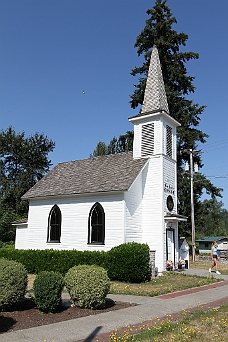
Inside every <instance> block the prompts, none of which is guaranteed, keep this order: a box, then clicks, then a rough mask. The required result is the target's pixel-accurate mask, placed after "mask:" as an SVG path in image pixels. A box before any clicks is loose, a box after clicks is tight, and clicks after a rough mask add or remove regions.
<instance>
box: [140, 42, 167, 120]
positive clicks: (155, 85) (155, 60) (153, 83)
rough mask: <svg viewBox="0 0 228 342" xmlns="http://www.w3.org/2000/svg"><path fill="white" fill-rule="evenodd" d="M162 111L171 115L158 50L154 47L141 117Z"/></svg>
mask: <svg viewBox="0 0 228 342" xmlns="http://www.w3.org/2000/svg"><path fill="white" fill-rule="evenodd" d="M160 110H164V111H166V113H168V114H169V107H168V102H167V97H166V92H165V85H164V81H163V76H162V70H161V64H160V60H159V55H158V49H157V47H156V46H155V45H154V46H153V49H152V53H151V58H150V66H149V71H148V76H147V81H146V89H145V93H144V100H143V105H142V111H141V115H145V114H147V113H148V112H149V113H150V112H154V111H160Z"/></svg>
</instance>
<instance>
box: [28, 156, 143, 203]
mask: <svg viewBox="0 0 228 342" xmlns="http://www.w3.org/2000/svg"><path fill="white" fill-rule="evenodd" d="M147 160H148V159H133V155H132V152H128V153H121V154H114V155H107V156H101V157H97V158H89V159H83V160H76V161H71V162H65V163H59V164H57V165H56V166H55V167H54V168H53V169H52V170H51V171H50V172H49V173H48V174H47V175H46V176H45V177H43V178H42V179H41V180H40V181H39V182H37V183H36V184H35V185H34V186H33V187H32V188H31V189H30V190H28V191H27V192H26V193H25V194H24V195H23V196H22V199H29V198H36V197H46V196H58V195H72V194H84V193H96V192H108V191H125V190H127V189H129V187H130V185H131V184H132V182H133V181H134V179H135V178H136V176H137V175H138V173H139V172H140V170H141V169H142V168H143V166H144V165H145V164H146V163H147Z"/></svg>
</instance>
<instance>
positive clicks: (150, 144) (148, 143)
mask: <svg viewBox="0 0 228 342" xmlns="http://www.w3.org/2000/svg"><path fill="white" fill-rule="evenodd" d="M152 154H154V123H151V124H147V125H143V126H142V146H141V155H142V157H146V156H148V155H152Z"/></svg>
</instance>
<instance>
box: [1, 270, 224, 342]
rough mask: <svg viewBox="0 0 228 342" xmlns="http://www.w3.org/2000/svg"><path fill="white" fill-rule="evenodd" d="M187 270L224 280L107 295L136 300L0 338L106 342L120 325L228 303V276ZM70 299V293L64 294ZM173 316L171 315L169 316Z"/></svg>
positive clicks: (15, 341) (14, 341) (26, 341)
mask: <svg viewBox="0 0 228 342" xmlns="http://www.w3.org/2000/svg"><path fill="white" fill-rule="evenodd" d="M183 272H184V273H186V274H191V275H199V276H210V277H215V278H222V279H223V280H224V281H222V282H219V283H214V284H210V285H205V286H202V287H198V288H194V289H189V290H184V291H178V292H175V293H171V294H167V295H162V296H158V297H142V296H132V295H112V294H110V295H108V298H110V299H112V300H114V301H122V302H130V303H135V304H137V305H136V306H133V307H132V306H131V307H128V308H125V309H121V310H114V311H109V312H106V313H100V314H97V315H91V316H87V317H81V318H77V319H72V320H68V321H64V322H60V323H54V324H49V325H43V326H40V327H34V328H29V329H25V330H18V331H14V332H6V333H3V334H0V341H1V342H44V341H45V340H46V342H53V341H54V342H76V341H81V342H82V341H84V342H95V341H99V342H103V341H105V340H106V339H107V338H108V337H109V335H110V333H111V332H113V331H115V330H116V329H118V332H119V334H120V333H121V332H123V330H124V327H129V326H132V327H133V329H135V330H137V329H138V328H139V327H140V325H142V324H144V325H147V324H151V322H152V321H153V320H156V319H158V318H159V319H160V320H161V319H163V318H166V317H167V316H168V315H172V316H173V317H174V318H175V317H179V316H178V315H181V313H183V310H192V311H195V310H198V309H199V308H203V309H208V308H214V307H219V306H220V305H222V304H224V303H228V276H224V275H217V274H216V273H214V272H212V273H211V274H209V272H208V270H200V269H193V268H190V269H188V270H185V271H183ZM63 296H64V299H68V298H69V295H68V294H67V293H64V294H63ZM169 317H171V316H169Z"/></svg>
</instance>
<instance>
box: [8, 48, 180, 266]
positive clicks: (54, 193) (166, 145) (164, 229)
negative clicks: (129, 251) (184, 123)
mask: <svg viewBox="0 0 228 342" xmlns="http://www.w3.org/2000/svg"><path fill="white" fill-rule="evenodd" d="M129 121H130V122H132V124H133V125H134V143H133V152H128V153H122V154H116V155H107V156H101V157H97V158H89V159H84V160H76V161H70V162H64V163H59V164H58V165H56V166H55V167H54V168H53V169H52V170H51V171H50V172H49V173H48V174H47V175H46V176H45V177H43V178H42V179H41V180H40V181H39V182H37V183H36V184H35V185H34V186H33V187H32V188H31V189H30V190H29V191H27V192H26V193H25V194H24V195H23V197H22V198H23V199H25V200H29V212H28V219H27V220H26V221H21V222H20V223H17V224H16V226H17V229H16V241H15V247H16V248H17V249H58V250H70V249H76V250H82V251H83V250H90V251H93V250H99V251H108V250H110V249H111V248H112V247H114V246H118V245H120V244H122V243H128V242H133V241H134V242H138V243H146V244H148V245H149V247H150V250H151V251H153V253H154V258H155V267H157V269H158V272H162V271H164V270H165V269H166V261H167V260H168V259H172V260H173V261H174V262H175V263H177V262H178V260H179V248H178V221H180V220H184V221H186V219H187V218H186V217H183V216H181V215H179V214H178V212H177V166H176V155H177V153H176V129H177V127H178V126H180V124H179V123H178V122H177V121H176V120H174V119H173V118H172V117H171V116H170V115H169V108H168V103H167V97H166V93H165V87H164V82H163V77H162V70H161V65H160V61H159V55H158V50H157V48H156V46H154V47H153V50H152V54H151V60H150V68H149V72H148V78H147V83H146V89H145V95H144V102H143V105H142V109H141V112H140V114H138V115H136V116H134V117H131V118H130V119H129Z"/></svg>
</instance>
